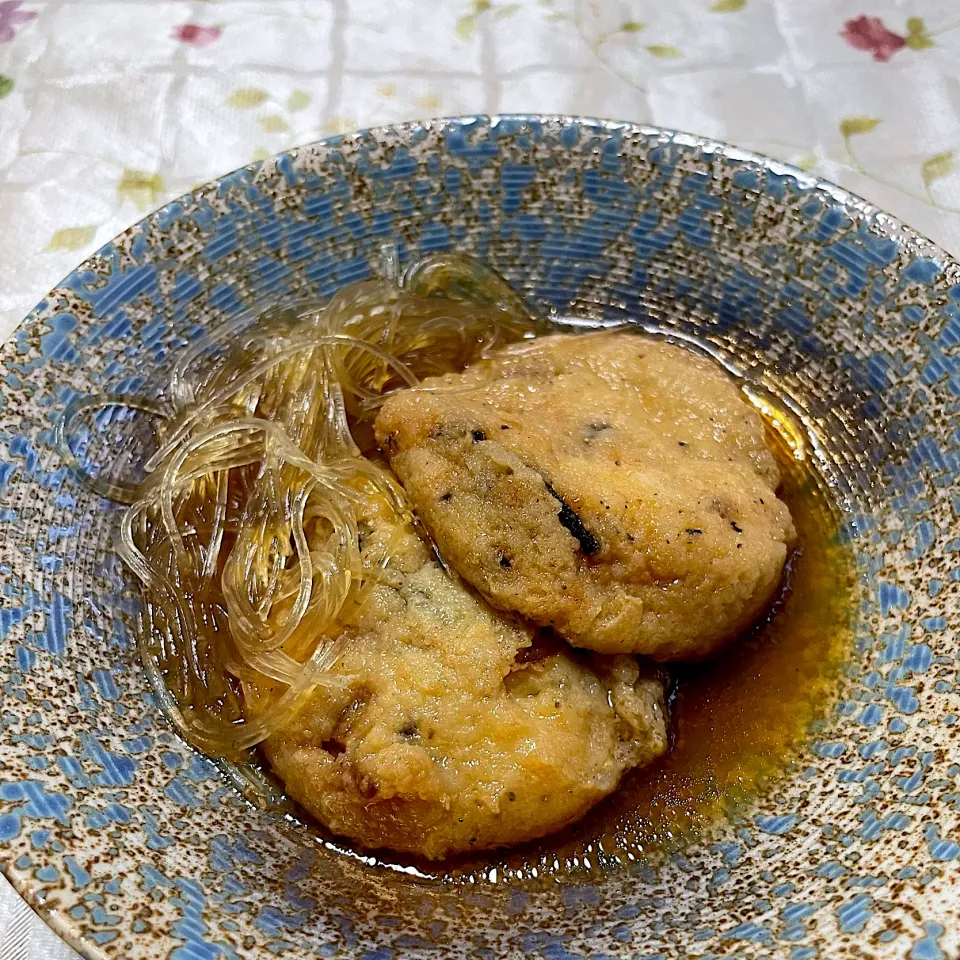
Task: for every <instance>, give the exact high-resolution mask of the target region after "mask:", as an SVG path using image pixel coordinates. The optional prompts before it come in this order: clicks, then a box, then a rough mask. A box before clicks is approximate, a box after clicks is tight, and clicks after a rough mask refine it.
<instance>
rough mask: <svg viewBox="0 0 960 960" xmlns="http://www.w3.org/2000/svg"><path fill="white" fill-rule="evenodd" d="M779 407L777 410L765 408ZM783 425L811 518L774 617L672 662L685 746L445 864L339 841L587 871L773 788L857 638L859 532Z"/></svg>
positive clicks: (675, 726) (452, 867) (481, 862)
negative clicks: (506, 844) (584, 801)
mask: <svg viewBox="0 0 960 960" xmlns="http://www.w3.org/2000/svg"><path fill="white" fill-rule="evenodd" d="M762 412H763V413H764V414H769V413H770V411H769V410H763V411H762ZM782 433H783V431H782V430H780V429H778V430H777V431H775V430H773V429H770V430H769V431H768V434H769V443H770V446H771V448H772V449H773V450H774V452H775V453H776V455H777V459H778V462H779V463H780V467H781V471H782V474H783V481H782V485H781V488H780V491H779V495H780V497H781V499H783V500H784V501H785V502H786V503H787V505H788V506H789V507H790V511H791V514H792V515H793V519H794V523H795V525H796V528H797V535H798V540H797V547H796V549H795V551H794V553H793V555H792V556H791V557H790V559H789V561H788V565H787V569H786V571H785V574H784V580H783V584H782V586H781V589H780V592H779V594H778V596H777V599H776V600H775V602H774V604H773V606H772V607H771V609H770V611H769V612H768V613H767V615H766V617H765V618H764V619H763V620H762V621H761V622H760V623H758V624H757V625H756V626H755V627H754V628H753V629H752V630H750V631H749V632H748V633H747V634H746V635H745V636H744V637H742V638H740V639H739V640H738V641H736V642H734V643H732V644H730V645H729V646H728V647H727V648H725V649H724V650H722V651H721V652H720V653H719V654H718V655H717V656H715V657H714V658H713V659H711V660H709V661H705V662H703V663H700V664H695V665H674V666H672V667H671V668H670V670H671V674H672V676H673V683H672V685H671V687H670V690H671V695H670V706H671V728H672V737H673V742H672V748H671V750H670V751H669V752H668V753H667V754H666V755H665V756H664V757H662V758H661V759H660V760H659V761H657V762H655V763H654V764H653V765H651V766H649V767H645V768H642V769H640V770H637V771H634V772H633V773H632V774H628V775H627V777H626V778H625V779H624V782H623V783H622V784H621V785H620V787H619V789H618V790H617V791H616V792H615V793H614V794H613V795H612V796H611V797H609V798H607V800H605V801H603V802H602V803H601V804H599V805H598V806H597V807H596V808H595V809H594V810H593V811H591V812H590V813H589V814H588V815H587V816H586V817H585V818H584V819H583V820H581V821H580V822H578V823H576V824H573V825H572V826H571V827H569V828H568V829H567V830H566V831H564V832H563V833H560V834H555V835H553V836H551V837H546V838H544V839H542V840H540V841H536V842H533V843H529V844H526V845H524V846H522V847H518V848H516V849H514V850H507V851H499V852H496V851H495V852H492V853H490V854H488V855H487V856H486V857H476V858H469V859H457V860H454V861H450V862H448V863H447V864H446V865H445V866H439V867H438V865H437V864H435V863H417V862H416V861H414V860H409V859H407V858H400V857H395V856H392V855H390V854H389V853H385V852H380V853H378V854H375V855H370V854H367V853H361V852H359V851H349V850H345V849H344V848H343V847H341V846H340V843H339V842H337V841H334V842H330V841H328V842H327V844H326V845H327V846H328V847H329V848H332V849H338V850H341V851H343V852H344V853H347V854H348V855H351V856H354V857H359V858H360V859H362V860H363V861H364V862H366V863H369V864H378V865H380V866H382V867H386V868H390V869H392V870H399V871H401V872H403V873H407V874H413V875H418V876H425V877H433V878H437V879H441V880H446V881H448V882H450V881H452V882H457V881H459V882H477V881H479V880H481V878H482V879H483V880H484V881H485V882H491V881H496V882H505V881H506V882H510V881H517V880H524V879H526V880H531V879H537V878H540V879H543V878H546V877H558V878H559V877H563V876H571V878H575V876H576V875H582V874H583V872H584V871H592V870H595V869H597V868H603V867H605V866H613V865H615V864H616V863H617V862H620V863H627V862H629V861H642V860H647V859H650V858H654V857H656V856H657V854H658V853H660V854H662V853H663V852H664V851H666V850H670V849H674V848H675V847H676V846H678V845H682V844H684V843H685V842H689V841H695V839H696V837H697V835H698V834H700V833H701V832H702V831H703V830H705V829H706V828H708V827H710V826H711V825H712V824H714V823H716V822H717V821H718V820H719V819H720V818H722V817H724V816H731V815H732V816H736V814H737V812H738V809H740V808H742V807H743V805H744V804H745V803H748V802H749V801H750V799H751V798H753V797H755V796H756V795H757V794H758V793H759V792H761V791H762V790H763V788H764V786H765V785H766V784H767V782H768V781H769V780H770V778H772V777H775V776H776V775H777V774H779V773H783V772H784V771H785V769H786V768H787V767H788V766H789V764H790V762H791V761H792V760H793V759H795V757H796V755H797V752H798V750H799V749H800V748H801V747H802V745H803V744H804V743H805V742H808V741H809V739H810V737H811V725H812V724H813V723H815V722H816V721H817V720H818V719H820V718H822V717H824V716H825V715H826V714H827V712H828V710H829V706H830V703H831V702H832V700H833V699H834V697H835V695H836V691H837V687H838V684H839V680H840V674H841V670H842V667H843V664H844V662H845V660H846V657H847V655H848V652H849V650H850V646H851V638H852V624H853V614H854V611H855V597H854V591H853V585H854V576H853V563H852V557H851V554H850V550H849V546H848V545H846V544H844V543H843V542H842V541H841V539H840V538H839V536H838V533H837V512H836V507H835V506H834V505H833V502H832V500H831V498H830V494H829V491H828V490H827V487H826V485H825V483H824V482H823V480H822V479H821V478H820V477H819V475H818V474H817V473H816V472H815V470H814V469H813V467H812V466H811V465H810V461H809V459H808V460H805V461H804V460H798V459H796V457H795V456H794V453H793V452H792V451H791V449H790V447H791V446H795V445H793V444H791V443H790V442H789V439H788V438H785V437H784V436H783V435H782Z"/></svg>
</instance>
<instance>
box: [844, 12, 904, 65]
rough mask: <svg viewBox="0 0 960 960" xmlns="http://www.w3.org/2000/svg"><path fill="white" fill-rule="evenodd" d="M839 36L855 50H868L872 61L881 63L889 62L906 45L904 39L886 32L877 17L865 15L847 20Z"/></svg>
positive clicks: (889, 31)
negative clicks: (871, 55)
mask: <svg viewBox="0 0 960 960" xmlns="http://www.w3.org/2000/svg"><path fill="white" fill-rule="evenodd" d="M840 36H841V37H843V39H844V40H846V41H847V43H849V44H850V46H851V47H854V48H855V49H857V50H869V51H870V52H871V53H872V54H873V59H874V60H879V61H881V62H884V61H886V60H889V59H890V57H891V56H892V55H893V54H895V53H896V52H897V51H898V50H899V49H900V48H901V47H903V46H905V45H906V43H907V40H906V37H901V36H900V34H898V33H894V32H893V31H892V30H888V29H887V28H886V27H885V26H884V25H883V21H882V20H881V19H880V18H879V17H868V16H866V15H864V16H860V17H854V18H853V19H852V20H848V21H847V22H846V23H845V24H844V25H843V33H841V34H840Z"/></svg>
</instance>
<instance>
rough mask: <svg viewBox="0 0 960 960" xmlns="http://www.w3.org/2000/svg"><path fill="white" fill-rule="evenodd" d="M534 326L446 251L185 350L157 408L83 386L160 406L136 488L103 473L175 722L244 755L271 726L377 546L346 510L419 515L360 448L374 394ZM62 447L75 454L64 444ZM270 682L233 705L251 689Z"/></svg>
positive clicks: (498, 287) (311, 675)
mask: <svg viewBox="0 0 960 960" xmlns="http://www.w3.org/2000/svg"><path fill="white" fill-rule="evenodd" d="M535 328H536V322H535V321H534V320H533V319H532V318H531V316H530V314H529V313H528V312H527V310H526V309H525V308H524V305H523V303H522V301H521V300H520V299H519V297H518V296H517V295H516V294H515V293H514V292H513V291H512V290H511V289H510V288H509V286H508V285H507V284H506V282H505V281H503V280H502V279H501V278H500V277H499V276H497V275H496V274H495V273H493V272H492V271H491V270H489V269H488V268H487V267H485V266H483V265H482V264H480V263H479V262H476V261H474V260H471V259H468V258H463V257H456V256H451V255H439V256H436V257H432V258H430V259H428V260H425V261H422V262H420V263H419V264H416V265H414V266H413V267H412V268H411V269H409V270H408V271H407V272H406V274H405V275H404V277H403V278H402V279H401V280H400V281H395V280H392V279H378V280H370V281H364V282H361V283H356V284H352V285H350V286H348V287H345V288H343V289H342V290H340V291H339V292H338V293H337V294H336V295H335V296H334V297H333V298H331V299H330V300H329V301H328V302H326V303H322V304H321V303H317V302H313V303H308V302H303V303H299V304H294V305H292V306H287V307H284V308H282V309H273V310H269V311H266V312H265V313H263V314H261V315H260V316H257V317H254V318H251V317H249V316H245V317H243V318H241V319H239V320H235V321H232V322H229V323H227V324H226V325H224V326H223V327H222V328H221V329H219V330H217V331H215V332H214V333H213V334H212V335H211V336H210V337H209V338H207V339H205V340H204V341H202V342H201V343H199V344H197V345H196V346H194V347H192V348H191V349H189V350H187V351H185V352H184V353H183V354H182V355H181V356H180V358H179V359H178V361H177V363H176V364H175V366H174V368H173V371H172V373H171V376H170V380H169V386H168V389H167V390H166V395H165V396H164V398H163V401H164V402H163V403H158V402H156V401H144V402H142V403H141V402H140V401H139V400H131V399H130V398H127V397H116V398H113V397H111V398H110V399H109V401H104V400H102V399H101V400H100V401H97V400H96V399H94V400H84V401H80V402H79V403H77V404H75V405H74V408H73V409H72V410H70V411H68V414H67V416H66V417H65V418H64V422H63V423H62V424H61V426H60V441H61V443H60V446H61V449H62V450H64V452H65V454H67V455H69V456H70V457H71V458H74V457H73V453H72V451H70V450H69V448H68V447H67V445H66V443H65V442H64V441H63V437H64V433H65V431H66V428H67V425H68V424H69V421H70V419H71V417H72V416H74V415H76V413H77V412H79V410H81V409H84V408H86V407H89V406H91V405H96V404H97V403H98V402H99V403H111V404H115V405H126V406H133V407H134V408H136V409H139V410H143V411H146V412H148V413H151V414H154V415H156V416H157V418H158V420H157V433H158V440H159V443H158V448H157V450H156V452H155V453H154V454H153V455H152V456H151V457H150V458H149V460H148V461H147V463H146V464H145V468H144V469H145V474H146V475H145V479H144V480H143V482H142V483H141V484H139V485H136V486H134V485H131V484H125V483H122V482H120V481H115V480H114V481H110V482H106V481H100V483H99V487H98V492H101V493H105V494H106V495H108V496H112V497H113V498H114V499H120V500H123V501H125V502H127V503H128V504H129V506H128V508H127V510H126V512H125V514H124V517H123V521H122V525H121V536H120V547H119V549H120V553H121V555H122V557H123V559H124V560H125V561H126V562H127V564H128V565H129V566H130V567H131V569H132V570H133V571H134V573H135V574H136V575H137V577H138V578H139V579H140V581H141V583H142V587H143V600H144V602H143V607H142V612H141V617H142V623H141V629H140V630H139V635H140V642H141V655H142V659H143V663H144V666H145V668H146V670H147V672H148V674H149V676H150V680H151V683H152V686H153V689H154V692H155V695H156V696H157V697H158V699H159V700H160V702H161V704H162V706H163V708H164V709H165V711H166V713H167V714H168V716H170V717H171V718H172V719H173V721H174V722H175V723H176V724H177V726H178V727H179V728H180V729H181V730H182V732H183V733H184V734H185V735H186V737H187V738H188V739H189V740H190V741H191V742H192V743H193V744H194V745H195V746H197V747H198V748H200V749H201V750H203V751H205V752H206V753H209V754H213V755H216V756H221V757H227V758H233V759H239V758H241V757H242V756H243V754H244V753H245V751H247V750H248V749H249V748H251V747H253V746H254V745H256V744H257V743H259V742H261V741H262V740H264V739H265V738H267V737H268V736H270V735H271V733H273V732H275V731H276V730H278V729H280V728H281V727H282V726H283V725H284V724H285V723H286V722H287V721H289V719H290V718H291V717H292V716H293V715H294V713H295V712H296V711H297V709H298V707H299V706H300V705H301V704H302V703H303V701H304V699H305V697H307V696H308V695H309V694H310V693H311V692H312V691H313V690H315V689H316V688H317V687H318V686H323V685H336V684H341V685H342V684H343V683H345V682H346V680H345V678H343V677H342V676H337V675H333V674H331V673H330V668H331V666H332V665H333V664H334V663H335V662H336V660H337V658H338V655H339V653H340V648H339V645H338V638H339V637H340V636H341V634H342V633H343V625H344V624H345V623H348V622H349V621H350V620H351V618H353V617H355V616H356V614H357V611H358V610H359V609H360V607H361V606H362V605H363V603H364V599H365V595H366V594H367V593H368V591H369V589H370V587H371V586H372V585H373V584H375V583H376V582H377V578H378V575H379V574H380V572H381V571H382V570H383V568H384V567H385V566H386V564H387V563H388V561H389V560H390V555H391V554H390V550H391V548H390V544H389V543H387V545H386V546H385V547H382V548H381V549H379V550H377V551H375V552H373V553H371V552H369V551H362V550H361V547H360V545H359V543H358V526H357V510H358V505H359V504H363V503H369V502H371V501H377V502H381V503H387V504H389V505H390V507H391V508H392V509H393V510H394V511H395V512H396V514H397V516H399V517H402V518H404V519H405V520H408V521H411V522H413V517H412V515H411V513H410V511H409V508H408V507H407V504H406V500H405V497H404V494H403V492H402V489H401V488H400V487H399V485H398V484H397V482H396V481H395V480H394V479H393V477H392V475H391V474H390V473H389V472H388V470H387V469H386V468H385V467H383V466H381V465H380V464H379V463H378V462H377V461H376V460H375V459H370V458H368V457H367V456H365V455H364V454H365V453H372V449H373V448H372V439H371V438H372V420H373V418H374V416H375V415H376V411H377V409H378V408H379V405H380V403H381V402H382V399H383V398H384V396H385V395H386V394H388V393H389V392H390V391H391V390H393V389H395V388H397V387H408V386H416V385H417V384H419V382H420V379H421V378H423V377H426V376H430V375H434V374H437V373H443V372H447V371H453V370H459V369H462V368H463V367H465V366H466V365H467V364H469V363H470V362H471V361H473V360H476V359H478V358H479V357H481V356H482V355H484V353H485V352H486V351H488V350H490V349H491V348H493V347H494V346H496V345H499V344H503V343H507V342H511V341H516V340H519V339H521V338H523V337H525V336H528V335H532V334H533V333H534V332H535ZM74 459H75V458H74ZM254 687H256V688H257V689H258V690H262V689H264V688H266V689H269V690H271V691H273V693H272V695H271V697H270V698H269V700H268V702H267V704H266V706H264V702H263V700H262V699H260V700H259V701H258V705H257V710H256V713H255V715H254V712H253V711H250V710H248V711H247V712H246V713H245V712H244V696H245V691H246V692H249V691H251V690H252V689H253V688H254Z"/></svg>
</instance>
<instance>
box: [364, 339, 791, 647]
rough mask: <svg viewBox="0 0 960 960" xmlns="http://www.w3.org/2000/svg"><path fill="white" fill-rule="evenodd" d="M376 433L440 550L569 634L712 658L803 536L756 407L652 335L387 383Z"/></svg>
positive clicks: (559, 345) (539, 347) (505, 605)
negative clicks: (413, 385) (412, 385)
mask: <svg viewBox="0 0 960 960" xmlns="http://www.w3.org/2000/svg"><path fill="white" fill-rule="evenodd" d="M376 432H377V439H378V442H379V443H380V445H381V447H382V449H383V450H384V452H385V453H386V455H387V457H388V458H389V460H390V465H391V467H392V468H393V470H394V472H395V473H396V474H397V476H398V477H399V478H400V480H401V482H402V484H403V486H404V488H405V490H406V492H407V495H408V497H409V498H410V501H411V503H412V504H413V507H414V510H415V511H416V513H417V514H418V515H419V517H420V518H421V520H422V521H423V522H424V523H425V525H426V526H427V528H428V529H429V531H430V533H431V535H432V536H433V537H434V539H435V541H436V543H437V545H438V547H439V549H440V552H441V554H442V555H443V557H444V559H445V560H446V562H447V563H449V564H450V565H451V566H452V567H453V568H454V569H455V570H456V571H457V572H458V573H459V574H460V575H461V576H462V577H463V578H464V579H465V580H467V581H468V582H469V583H470V584H472V585H473V586H474V587H476V588H477V590H479V591H480V592H481V593H482V594H483V595H484V596H485V597H486V598H487V599H489V600H490V602H491V603H492V604H493V605H495V606H496V607H498V608H500V609H502V610H507V611H515V612H517V613H520V614H522V615H523V616H524V617H528V618H530V619H531V620H533V621H534V622H535V623H538V624H540V625H542V626H550V627H552V628H553V629H555V630H556V631H557V632H558V633H559V634H561V635H562V636H563V637H565V638H566V639H567V640H569V641H570V642H571V643H573V644H575V645H576V646H580V647H586V648H589V649H592V650H597V651H602V652H605V653H635V654H645V655H648V656H651V657H654V658H656V659H659V660H682V659H695V658H700V657H703V656H704V655H706V654H709V653H710V652H712V651H713V650H715V649H717V648H718V647H719V646H721V645H722V644H723V643H724V642H726V641H728V640H730V639H731V638H732V637H734V636H735V635H736V634H737V633H739V632H741V631H742V630H744V629H745V628H746V627H748V626H749V625H750V624H751V623H752V622H753V621H754V620H755V619H756V618H757V617H758V615H759V614H760V613H761V612H762V610H763V609H764V607H765V606H766V605H767V604H768V603H769V601H770V599H771V597H772V595H773V593H774V591H775V590H776V587H777V585H778V583H779V580H780V577H781V573H782V571H783V567H784V563H785V561H786V558H787V554H788V551H789V549H790V547H791V545H792V544H793V542H794V540H795V536H796V534H795V531H794V527H793V523H792V521H791V518H790V513H789V511H788V509H787V507H786V505H785V504H784V503H782V502H781V501H780V500H779V499H778V498H777V496H776V493H775V491H776V488H777V485H778V483H779V472H778V469H777V465H776V462H775V460H774V457H773V455H772V454H771V453H770V451H769V450H768V449H767V446H766V444H765V442H764V427H763V423H762V421H761V419H760V417H759V415H758V413H757V412H756V411H755V410H754V408H753V407H751V406H750V405H749V404H748V403H747V402H746V401H745V399H744V398H743V396H742V395H741V393H740V391H739V389H738V388H737V386H736V384H735V383H734V382H733V381H732V380H731V379H730V378H729V377H728V376H727V374H726V373H725V372H724V371H723V370H722V369H721V368H720V367H719V366H718V365H717V364H715V363H714V362H712V361H710V360H708V359H706V358H704V357H701V356H699V355H697V354H694V353H692V352H691V351H689V350H686V349H684V348H682V347H678V346H674V345H672V344H669V343H667V342H664V341H662V340H659V339H654V338H650V337H645V336H642V335H639V334H635V333H630V332H622V331H616V332H609V331H606V332H597V333H590V334H585V335H555V336H549V337H544V338H541V339H538V340H536V341H533V342H530V343H525V344H521V345H519V346H518V347H514V348H507V349H506V350H503V351H502V352H500V353H499V354H497V355H496V356H494V357H493V358H492V359H489V360H485V361H481V362H479V363H477V364H475V365H473V366H472V367H470V368H468V369H467V370H466V371H465V372H464V373H462V374H450V375H447V376H444V377H439V378H434V379H431V380H429V381H426V382H425V383H424V385H423V387H422V388H418V389H414V390H404V391H402V392H398V393H397V394H395V395H393V396H392V397H391V398H390V399H388V401H387V402H386V404H385V405H384V407H383V409H382V410H381V412H380V415H379V417H378V419H377V423H376Z"/></svg>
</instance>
